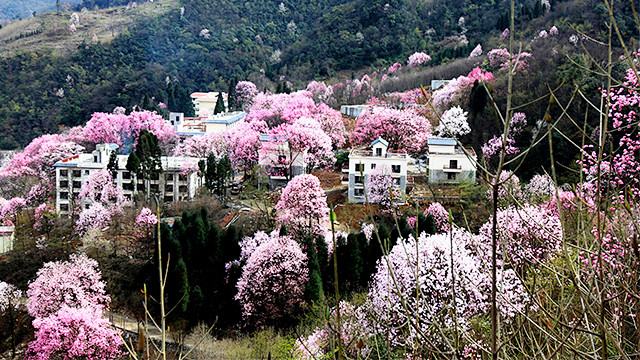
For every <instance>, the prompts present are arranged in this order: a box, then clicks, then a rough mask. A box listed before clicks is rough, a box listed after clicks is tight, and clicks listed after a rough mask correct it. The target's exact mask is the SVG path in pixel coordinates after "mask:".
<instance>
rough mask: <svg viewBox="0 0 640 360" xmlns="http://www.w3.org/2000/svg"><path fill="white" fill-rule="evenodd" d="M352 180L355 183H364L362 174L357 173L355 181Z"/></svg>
mask: <svg viewBox="0 0 640 360" xmlns="http://www.w3.org/2000/svg"><path fill="white" fill-rule="evenodd" d="M354 182H355V183H356V184H363V183H364V182H363V181H362V176H360V175H357V176H356V177H355V181H354Z"/></svg>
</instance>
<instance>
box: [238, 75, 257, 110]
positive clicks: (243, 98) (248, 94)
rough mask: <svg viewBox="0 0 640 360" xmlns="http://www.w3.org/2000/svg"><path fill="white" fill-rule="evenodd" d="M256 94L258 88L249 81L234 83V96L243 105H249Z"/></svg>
mask: <svg viewBox="0 0 640 360" xmlns="http://www.w3.org/2000/svg"><path fill="white" fill-rule="evenodd" d="M256 95H258V88H257V87H256V84H254V83H252V82H251V81H240V82H238V84H237V85H236V96H237V99H238V102H239V103H240V104H242V106H243V107H245V106H248V105H250V104H251V101H252V100H253V97H254V96H256Z"/></svg>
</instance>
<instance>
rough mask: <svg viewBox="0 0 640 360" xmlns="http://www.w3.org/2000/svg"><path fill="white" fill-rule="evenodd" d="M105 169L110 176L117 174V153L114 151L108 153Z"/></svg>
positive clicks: (114, 176)
mask: <svg viewBox="0 0 640 360" xmlns="http://www.w3.org/2000/svg"><path fill="white" fill-rule="evenodd" d="M127 160H128V159H127ZM107 170H109V172H110V173H111V176H112V177H113V178H114V179H115V178H116V177H117V176H118V154H116V152H115V151H111V154H109V163H108V164H107Z"/></svg>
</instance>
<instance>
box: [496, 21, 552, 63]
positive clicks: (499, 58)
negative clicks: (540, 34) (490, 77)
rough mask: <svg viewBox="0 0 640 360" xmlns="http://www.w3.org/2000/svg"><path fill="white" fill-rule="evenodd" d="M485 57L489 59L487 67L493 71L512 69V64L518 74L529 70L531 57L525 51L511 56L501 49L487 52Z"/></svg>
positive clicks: (507, 51)
mask: <svg viewBox="0 0 640 360" xmlns="http://www.w3.org/2000/svg"><path fill="white" fill-rule="evenodd" d="M545 34H546V31H545ZM487 57H488V58H489V66H491V67H492V68H494V69H500V70H508V69H510V68H512V67H513V65H514V64H517V65H516V67H515V71H517V72H519V71H523V70H526V69H527V68H529V59H530V58H531V57H532V55H531V53H529V52H526V51H523V52H521V53H519V54H513V55H512V54H511V53H509V50H507V49H505V48H501V49H493V50H491V51H489V53H487Z"/></svg>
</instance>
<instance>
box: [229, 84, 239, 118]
mask: <svg viewBox="0 0 640 360" xmlns="http://www.w3.org/2000/svg"><path fill="white" fill-rule="evenodd" d="M237 84H238V81H237V80H236V79H235V78H233V79H230V80H229V90H227V105H228V106H227V107H228V110H229V111H235V110H237V109H238V98H237V96H236V85H237Z"/></svg>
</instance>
